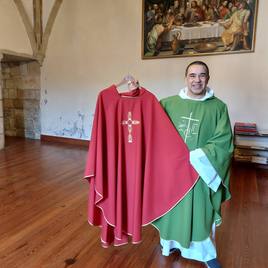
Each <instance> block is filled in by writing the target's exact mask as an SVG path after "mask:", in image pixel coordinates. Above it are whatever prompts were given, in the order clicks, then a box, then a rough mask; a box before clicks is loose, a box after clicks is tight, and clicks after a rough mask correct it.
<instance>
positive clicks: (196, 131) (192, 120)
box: [153, 61, 233, 268]
mask: <svg viewBox="0 0 268 268" xmlns="http://www.w3.org/2000/svg"><path fill="white" fill-rule="evenodd" d="M185 79H186V85H187V87H186V88H184V89H182V90H181V91H180V93H179V95H176V96H172V97H168V98H166V99H163V100H162V101H161V104H162V106H163V107H164V109H165V111H166V113H167V114H168V115H169V117H170V119H171V121H172V122H173V124H174V126H175V127H176V129H177V131H178V132H179V133H180V135H181V137H182V138H183V139H184V141H185V143H186V144H187V146H188V148H189V150H190V161H191V164H192V165H193V167H194V168H195V170H196V171H197V172H198V173H199V179H198V181H197V183H196V184H195V185H194V187H193V188H192V189H191V190H190V191H189V192H188V193H187V194H186V195H185V197H184V198H183V199H182V200H181V201H180V202H179V203H178V204H177V205H176V206H175V207H174V208H173V209H172V210H170V211H169V212H168V213H167V214H165V215H164V216H163V217H161V218H160V219H158V220H156V221H155V222H153V225H154V226H155V227H156V228H157V229H158V230H159V232H160V243H161V246H162V254H163V255H165V256H168V255H169V254H170V253H171V252H173V251H174V250H179V251H180V252H181V256H182V257H185V258H189V259H194V260H198V261H202V262H204V263H205V264H206V265H207V267H213V268H214V267H216V268H218V267H221V266H220V264H219V262H218V260H217V254H216V248H215V245H214V242H215V241H214V230H215V228H214V227H215V226H218V225H220V223H221V203H222V202H223V201H225V200H227V199H230V197H231V196H230V192H229V164H230V160H231V156H232V152H233V144H232V131H231V127H230V121H229V116H228V111H227V107H226V105H225V104H224V103H223V102H222V101H221V100H219V99H218V98H216V97H215V96H214V93H213V91H212V89H210V88H208V87H207V84H208V81H209V69H208V67H207V65H206V64H205V63H204V62H201V61H195V62H192V63H191V64H189V65H188V67H187V69H186V73H185ZM211 235H212V236H211Z"/></svg>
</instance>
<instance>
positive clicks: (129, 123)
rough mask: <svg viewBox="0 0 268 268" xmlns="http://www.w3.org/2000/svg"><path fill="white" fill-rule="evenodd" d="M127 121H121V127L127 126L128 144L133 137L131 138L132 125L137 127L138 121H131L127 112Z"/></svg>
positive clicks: (130, 116)
mask: <svg viewBox="0 0 268 268" xmlns="http://www.w3.org/2000/svg"><path fill="white" fill-rule="evenodd" d="M127 117H128V119H127V120H123V121H122V125H127V128H128V142H129V143H132V142H133V137H132V126H133V125H139V124H140V121H138V120H132V113H131V112H128V116H127Z"/></svg>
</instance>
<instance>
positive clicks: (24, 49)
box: [0, 0, 32, 54]
mask: <svg viewBox="0 0 268 268" xmlns="http://www.w3.org/2000/svg"><path fill="white" fill-rule="evenodd" d="M28 1H29V0H28ZM0 49H8V50H12V51H15V52H18V53H27V54H32V49H31V44H30V41H29V39H28V36H27V33H26V30H25V27H24V25H23V22H22V19H21V18H20V16H19V12H18V10H17V8H16V6H15V4H14V2H13V0H12V1H11V0H0Z"/></svg>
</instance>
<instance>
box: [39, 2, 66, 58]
mask: <svg viewBox="0 0 268 268" xmlns="http://www.w3.org/2000/svg"><path fill="white" fill-rule="evenodd" d="M62 1H63V0H55V2H54V5H53V7H52V10H51V12H50V14H49V17H48V21H47V24H46V28H45V32H44V35H43V42H42V48H41V51H40V52H41V53H42V54H43V55H45V54H46V50H47V45H48V39H49V37H50V34H51V30H52V27H53V24H54V22H55V19H56V16H57V14H58V11H59V9H60V6H61V4H62Z"/></svg>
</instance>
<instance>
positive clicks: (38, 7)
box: [33, 0, 43, 50]
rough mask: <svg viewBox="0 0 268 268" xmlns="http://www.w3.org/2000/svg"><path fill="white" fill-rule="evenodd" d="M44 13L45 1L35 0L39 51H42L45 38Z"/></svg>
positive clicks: (34, 13) (35, 31)
mask: <svg viewBox="0 0 268 268" xmlns="http://www.w3.org/2000/svg"><path fill="white" fill-rule="evenodd" d="M42 13H43V1H42V0H33V18H34V35H35V40H36V45H37V48H38V50H40V49H41V46H42V38H43V21H42V17H43V14H42Z"/></svg>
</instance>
